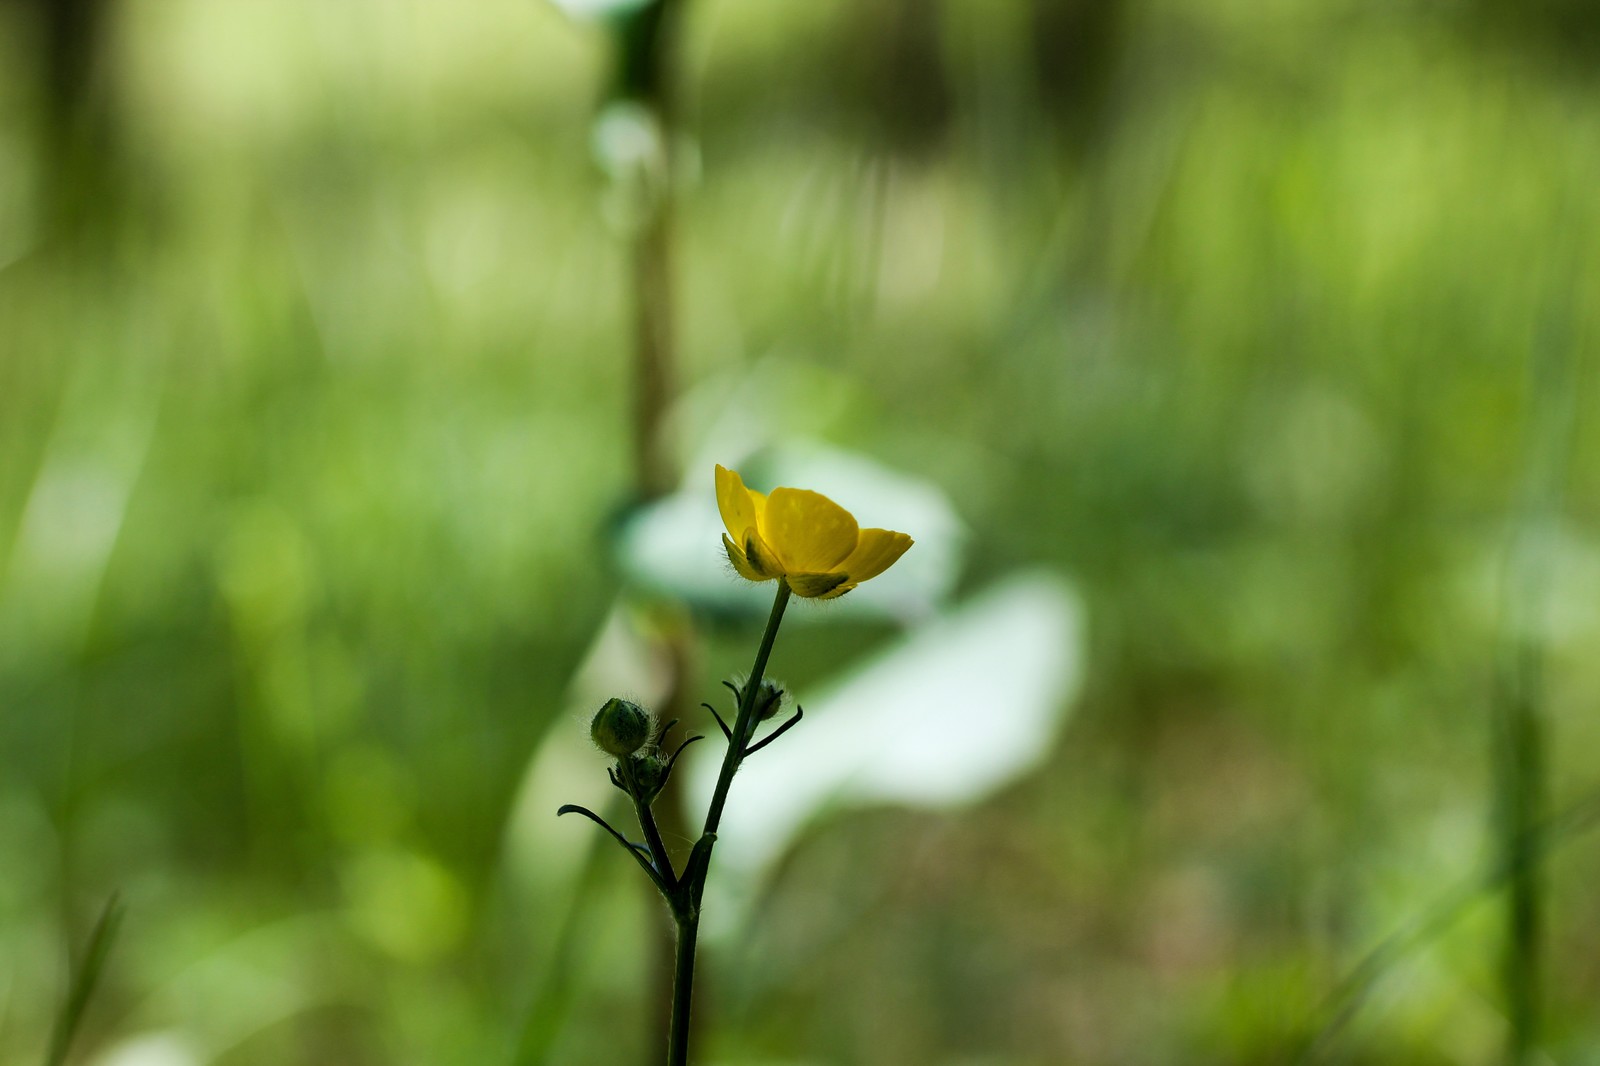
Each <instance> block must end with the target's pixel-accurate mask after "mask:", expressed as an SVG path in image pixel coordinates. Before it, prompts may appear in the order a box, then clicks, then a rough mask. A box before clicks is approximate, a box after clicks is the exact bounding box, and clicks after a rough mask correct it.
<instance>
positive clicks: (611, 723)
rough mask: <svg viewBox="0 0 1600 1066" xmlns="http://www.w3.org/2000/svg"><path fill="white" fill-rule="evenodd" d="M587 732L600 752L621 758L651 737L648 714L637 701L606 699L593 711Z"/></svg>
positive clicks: (642, 745)
mask: <svg viewBox="0 0 1600 1066" xmlns="http://www.w3.org/2000/svg"><path fill="white" fill-rule="evenodd" d="M589 735H590V736H591V737H593V738H594V742H595V744H597V745H598V746H599V748H600V750H601V751H603V752H605V753H606V754H607V755H615V756H616V757H617V758H619V759H620V758H623V757H624V756H628V755H632V754H633V753H634V752H636V751H638V750H639V749H640V748H642V747H644V745H645V742H646V741H647V740H649V739H650V716H649V715H648V714H646V713H645V710H644V708H642V707H640V706H639V705H638V704H637V703H630V702H629V701H627V700H620V699H609V700H606V702H605V706H603V707H601V708H600V709H599V710H598V711H596V712H595V715H594V721H593V722H591V723H590V724H589Z"/></svg>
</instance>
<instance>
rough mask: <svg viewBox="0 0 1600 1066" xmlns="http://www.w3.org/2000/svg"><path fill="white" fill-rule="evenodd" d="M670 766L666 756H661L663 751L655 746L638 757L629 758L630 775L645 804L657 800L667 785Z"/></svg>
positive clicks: (640, 753)
mask: <svg viewBox="0 0 1600 1066" xmlns="http://www.w3.org/2000/svg"><path fill="white" fill-rule="evenodd" d="M669 766H670V764H669V763H668V762H667V758H666V756H664V755H662V754H661V749H660V748H657V747H654V746H652V747H650V748H649V749H647V750H645V751H641V752H639V753H638V754H637V755H630V756H628V773H629V774H630V775H631V776H632V777H633V783H634V786H635V787H636V788H638V790H639V798H640V799H641V800H643V801H644V802H645V803H649V802H650V801H651V800H653V799H655V798H656V794H657V793H658V792H660V791H661V788H662V786H663V785H665V784H666V783H667V773H668V768H669Z"/></svg>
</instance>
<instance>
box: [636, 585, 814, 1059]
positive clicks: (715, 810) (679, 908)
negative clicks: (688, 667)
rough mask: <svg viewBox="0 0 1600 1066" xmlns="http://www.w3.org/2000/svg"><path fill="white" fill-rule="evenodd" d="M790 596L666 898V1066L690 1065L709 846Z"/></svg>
mask: <svg viewBox="0 0 1600 1066" xmlns="http://www.w3.org/2000/svg"><path fill="white" fill-rule="evenodd" d="M789 594H790V590H789V582H788V581H787V580H785V579H784V578H781V577H780V578H779V579H778V594H777V596H776V597H775V598H774V599H773V601H772V613H771V614H770V615H768V616H767V629H766V632H765V633H763V634H761V646H760V647H759V648H757V649H756V661H755V665H753V666H752V667H751V668H750V676H749V678H748V679H746V681H745V683H744V690H743V692H742V693H741V694H740V698H739V717H738V718H737V719H736V720H735V721H734V725H733V737H732V739H731V740H730V741H729V742H728V750H727V753H726V754H724V755H723V757H722V772H721V773H720V774H718V775H717V787H716V791H714V792H713V793H712V794H711V806H710V808H709V809H708V810H707V811H706V825H705V830H704V831H703V832H702V833H701V834H700V840H699V842H698V843H696V844H695V849H694V854H693V855H691V856H690V857H689V863H688V865H687V866H685V867H684V871H683V878H682V879H681V880H680V881H679V882H678V885H677V891H676V892H674V893H672V895H671V896H670V897H669V899H668V902H670V903H671V904H672V913H673V917H674V918H675V919H676V920H677V923H678V952H677V962H676V965H675V967H674V969H673V974H672V1026H671V1029H670V1031H669V1034H668V1037H667V1066H688V1062H689V1014H690V1010H691V1008H692V1005H693V1002H694V952H695V942H696V940H697V939H698V937H699V934H700V898H701V896H702V895H704V893H705V887H706V875H707V872H708V871H709V870H710V867H711V848H712V846H713V845H715V843H716V839H717V826H718V825H720V824H721V822H722V808H723V806H724V805H725V804H726V803H727V802H728V789H729V788H730V787H732V785H733V775H734V774H735V773H737V772H738V770H739V764H740V763H741V762H742V761H743V760H744V754H745V744H746V742H747V741H748V739H749V735H750V730H751V728H752V726H753V725H754V722H753V719H754V717H755V706H756V693H757V692H758V691H759V690H760V688H761V679H762V678H763V677H764V676H766V672H767V659H768V658H769V657H770V656H771V655H772V644H773V641H775V640H777V638H778V626H779V624H781V623H782V622H783V609H784V608H785V607H787V606H788V605H789ZM646 831H647V832H648V830H646Z"/></svg>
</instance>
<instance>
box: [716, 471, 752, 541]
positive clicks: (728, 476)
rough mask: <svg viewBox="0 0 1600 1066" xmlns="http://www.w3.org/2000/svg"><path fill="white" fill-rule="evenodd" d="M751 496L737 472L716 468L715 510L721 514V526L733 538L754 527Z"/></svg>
mask: <svg viewBox="0 0 1600 1066" xmlns="http://www.w3.org/2000/svg"><path fill="white" fill-rule="evenodd" d="M751 495H752V494H751V492H750V490H749V489H747V488H745V487H744V480H743V479H742V478H741V477H739V474H738V472H737V471H734V470H729V469H728V468H727V467H725V466H720V465H719V466H718V467H717V510H719V511H721V512H722V524H723V525H724V526H727V527H728V533H729V534H730V535H731V536H733V537H735V538H738V537H742V536H744V531H745V530H747V529H749V528H750V527H751V526H753V525H756V505H755V503H754V502H752V501H751V499H750V497H751Z"/></svg>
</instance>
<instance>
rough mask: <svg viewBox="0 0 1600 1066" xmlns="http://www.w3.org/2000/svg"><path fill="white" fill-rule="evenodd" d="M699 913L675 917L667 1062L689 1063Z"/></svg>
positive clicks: (670, 1064) (669, 1064) (679, 1065)
mask: <svg viewBox="0 0 1600 1066" xmlns="http://www.w3.org/2000/svg"><path fill="white" fill-rule="evenodd" d="M699 935H700V916H699V915H698V914H696V915H695V916H694V917H692V918H689V919H687V920H683V919H680V920H679V921H678V958H677V965H676V967H675V968H674V969H673V971H672V1027H671V1029H670V1030H669V1032H668V1035H667V1066H688V1064H689V1008H690V1005H691V1004H692V1003H693V1001H694V949H695V941H696V940H697V939H698V937H699Z"/></svg>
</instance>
